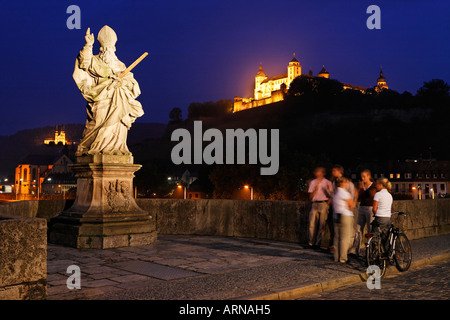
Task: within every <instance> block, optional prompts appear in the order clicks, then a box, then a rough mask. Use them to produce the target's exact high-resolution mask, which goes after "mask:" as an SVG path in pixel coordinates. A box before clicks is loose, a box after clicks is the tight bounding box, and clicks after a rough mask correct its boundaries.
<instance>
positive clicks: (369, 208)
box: [367, 207, 375, 233]
mask: <svg viewBox="0 0 450 320" xmlns="http://www.w3.org/2000/svg"><path fill="white" fill-rule="evenodd" d="M372 210H373V207H367V211H368V212H367V233H371V232H372V225H371V223H372V221H373V219H375V218H374V216H373V213H372Z"/></svg>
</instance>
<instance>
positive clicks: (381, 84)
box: [375, 67, 389, 92]
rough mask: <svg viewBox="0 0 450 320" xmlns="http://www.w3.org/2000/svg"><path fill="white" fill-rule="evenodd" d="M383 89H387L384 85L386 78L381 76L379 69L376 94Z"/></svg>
mask: <svg viewBox="0 0 450 320" xmlns="http://www.w3.org/2000/svg"><path fill="white" fill-rule="evenodd" d="M383 89H389V87H388V86H387V84H386V78H385V77H384V76H383V68H382V67H380V76H379V77H378V79H377V86H376V87H375V91H376V92H380V91H381V90H383Z"/></svg>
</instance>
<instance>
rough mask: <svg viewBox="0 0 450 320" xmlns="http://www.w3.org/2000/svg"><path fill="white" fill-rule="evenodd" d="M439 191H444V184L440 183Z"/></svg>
mask: <svg viewBox="0 0 450 320" xmlns="http://www.w3.org/2000/svg"><path fill="white" fill-rule="evenodd" d="M441 191H445V183H441Z"/></svg>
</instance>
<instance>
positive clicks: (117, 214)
mask: <svg viewBox="0 0 450 320" xmlns="http://www.w3.org/2000/svg"><path fill="white" fill-rule="evenodd" d="M140 168H141V166H140V165H138V164H133V157H132V156H122V155H120V156H119V155H95V156H81V157H78V158H77V163H76V164H74V165H73V166H72V170H73V171H74V172H75V175H76V177H77V197H76V200H75V203H74V205H73V206H72V207H71V208H70V209H68V210H66V211H64V212H62V213H61V214H60V215H59V216H57V217H55V218H53V219H52V220H51V221H50V226H51V229H50V235H49V242H51V243H55V244H62V245H66V246H71V247H76V248H95V249H106V248H117V247H126V246H139V245H146V244H150V243H153V242H154V241H155V240H156V225H155V219H154V217H153V216H152V215H151V214H149V213H148V212H146V211H144V210H142V209H141V208H139V207H138V205H137V204H136V202H135V200H134V196H133V177H134V172H136V171H137V170H139V169H140Z"/></svg>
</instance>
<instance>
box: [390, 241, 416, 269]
mask: <svg viewBox="0 0 450 320" xmlns="http://www.w3.org/2000/svg"><path fill="white" fill-rule="evenodd" d="M393 249H394V253H395V254H394V260H395V265H396V266H397V269H398V271H400V272H404V271H406V270H408V269H409V267H410V266H411V261H412V251H411V244H410V243H409V240H408V238H407V237H406V235H405V234H404V233H399V234H398V236H397V238H396V239H395V242H394V248H393Z"/></svg>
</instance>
